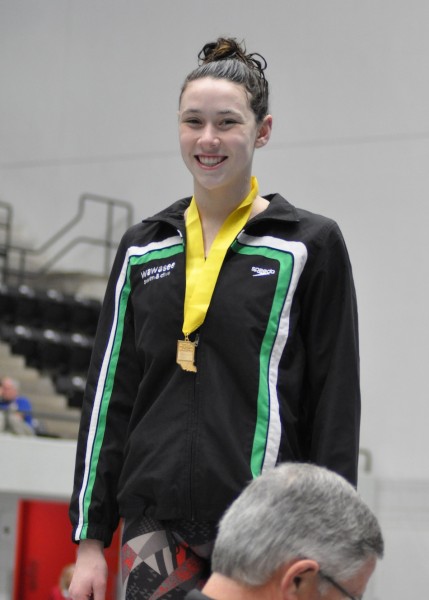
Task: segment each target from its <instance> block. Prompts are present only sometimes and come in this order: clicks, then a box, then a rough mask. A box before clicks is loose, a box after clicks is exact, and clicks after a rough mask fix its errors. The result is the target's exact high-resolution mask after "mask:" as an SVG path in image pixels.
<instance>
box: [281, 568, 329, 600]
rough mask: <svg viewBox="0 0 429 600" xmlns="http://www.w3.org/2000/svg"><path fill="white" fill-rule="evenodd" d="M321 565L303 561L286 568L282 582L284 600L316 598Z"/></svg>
mask: <svg viewBox="0 0 429 600" xmlns="http://www.w3.org/2000/svg"><path fill="white" fill-rule="evenodd" d="M319 568H320V567H319V563H318V562H317V561H315V560H309V559H302V560H297V561H296V562H294V563H292V564H289V565H287V566H286V568H285V570H284V572H283V576H282V578H281V581H280V588H281V597H282V598H283V600H307V599H308V600H310V599H311V598H315V597H316V596H315V592H316V590H317V585H318V577H317V575H318V572H319Z"/></svg>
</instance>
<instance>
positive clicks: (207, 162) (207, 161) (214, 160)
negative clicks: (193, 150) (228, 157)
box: [198, 156, 223, 167]
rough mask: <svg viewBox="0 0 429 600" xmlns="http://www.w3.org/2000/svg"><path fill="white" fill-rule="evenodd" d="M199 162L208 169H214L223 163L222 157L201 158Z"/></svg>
mask: <svg viewBox="0 0 429 600" xmlns="http://www.w3.org/2000/svg"><path fill="white" fill-rule="evenodd" d="M198 160H199V161H200V163H201V164H203V165H204V166H206V167H214V166H215V165H218V164H219V163H221V162H222V161H223V157H222V156H199V157H198Z"/></svg>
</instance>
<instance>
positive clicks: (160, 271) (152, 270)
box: [140, 262, 176, 285]
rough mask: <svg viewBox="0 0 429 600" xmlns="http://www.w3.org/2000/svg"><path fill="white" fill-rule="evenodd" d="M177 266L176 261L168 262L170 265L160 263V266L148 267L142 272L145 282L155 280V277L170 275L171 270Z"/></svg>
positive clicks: (160, 277)
mask: <svg viewBox="0 0 429 600" xmlns="http://www.w3.org/2000/svg"><path fill="white" fill-rule="evenodd" d="M175 266H176V263H175V262H172V263H168V265H160V266H159V267H148V268H147V269H145V270H144V271H142V272H141V273H140V275H141V278H142V279H143V282H144V284H145V285H146V284H147V283H149V282H151V281H154V280H155V279H163V278H164V277H168V276H169V275H170V273H171V271H172V270H173V269H174V267H175Z"/></svg>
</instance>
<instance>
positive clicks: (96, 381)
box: [69, 238, 141, 546]
mask: <svg viewBox="0 0 429 600" xmlns="http://www.w3.org/2000/svg"><path fill="white" fill-rule="evenodd" d="M124 240H125V238H124V239H123V240H122V242H121V245H120V247H119V249H118V253H117V255H116V258H115V262H114V265H113V267H112V271H111V275H110V278H109V282H108V285H107V288H106V294H105V298H104V301H103V306H102V310H101V314H100V319H99V323H98V327H97V333H96V337H95V343H94V349H93V353H92V358H91V362H90V367H89V371H88V377H87V384H86V389H85V394H84V401H83V406H82V416H81V423H80V429H79V435H78V442H77V451H76V465H75V476H74V488H73V493H72V497H71V502H70V509H69V514H70V519H71V522H72V526H73V534H72V536H73V540H74V541H75V542H78V541H80V540H84V539H98V540H102V541H103V542H104V544H105V546H108V545H109V544H110V542H111V539H112V536H113V533H114V531H115V529H116V527H117V525H118V521H119V517H118V508H117V501H116V497H117V485H118V480H119V475H120V471H121V467H122V458H123V447H124V440H125V436H126V431H127V427H128V422H129V418H130V414H131V410H132V406H133V402H134V399H135V397H136V393H137V388H138V385H139V382H140V372H141V367H140V365H139V362H138V358H137V353H136V349H135V336H134V326H133V314H132V308H131V302H129V301H128V300H129V296H130V283H129V281H128V274H127V273H128V269H127V267H128V264H127V262H128V258H127V257H128V253H127V244H126V243H125V241H124Z"/></svg>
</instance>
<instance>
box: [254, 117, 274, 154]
mask: <svg viewBox="0 0 429 600" xmlns="http://www.w3.org/2000/svg"><path fill="white" fill-rule="evenodd" d="M272 128H273V117H272V116H271V115H267V116H266V117H264V119H263V121H262V123H261V124H260V125H258V133H257V136H256V140H255V148H262V146H265V144H267V143H268V140H269V139H270V137H271V130H272Z"/></svg>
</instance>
